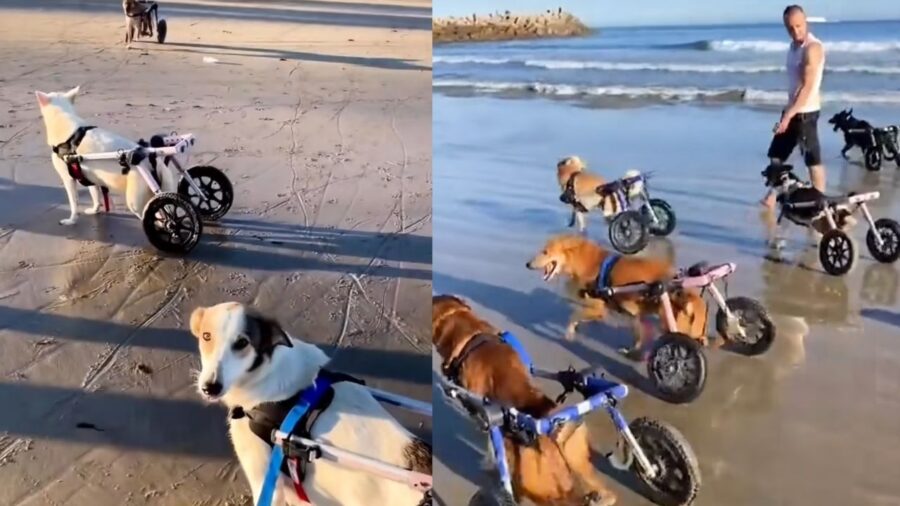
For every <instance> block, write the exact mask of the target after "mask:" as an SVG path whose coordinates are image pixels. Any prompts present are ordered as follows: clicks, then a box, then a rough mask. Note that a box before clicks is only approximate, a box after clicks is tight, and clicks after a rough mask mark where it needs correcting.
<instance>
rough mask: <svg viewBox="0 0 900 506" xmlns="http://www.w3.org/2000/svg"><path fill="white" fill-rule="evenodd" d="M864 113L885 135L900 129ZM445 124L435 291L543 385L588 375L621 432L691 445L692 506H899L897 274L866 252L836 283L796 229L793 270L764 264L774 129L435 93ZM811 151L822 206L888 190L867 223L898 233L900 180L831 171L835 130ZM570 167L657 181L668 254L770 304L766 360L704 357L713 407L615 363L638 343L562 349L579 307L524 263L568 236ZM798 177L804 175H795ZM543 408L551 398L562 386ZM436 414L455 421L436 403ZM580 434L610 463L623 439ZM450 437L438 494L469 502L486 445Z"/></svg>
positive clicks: (620, 339)
mask: <svg viewBox="0 0 900 506" xmlns="http://www.w3.org/2000/svg"><path fill="white" fill-rule="evenodd" d="M859 110H860V111H861V114H865V115H866V117H871V118H873V120H877V121H886V120H888V119H889V118H890V117H892V116H894V117H896V116H897V114H896V111H890V110H883V109H882V110H879V109H875V108H864V107H863V108H860V109H859ZM825 113H826V114H827V113H830V111H825ZM434 117H435V123H434V136H435V137H434V139H435V140H434V153H435V161H434V175H435V192H434V210H435V215H434V221H435V232H434V290H435V292H436V293H447V292H450V293H456V294H460V295H462V296H464V297H465V298H467V299H469V300H471V301H473V302H474V303H475V304H476V307H477V308H478V309H479V310H480V311H481V313H482V314H483V315H484V316H486V317H487V318H489V319H490V320H491V321H492V322H494V323H495V324H497V325H498V326H500V327H503V328H507V329H509V330H512V331H513V332H515V333H516V334H517V335H518V336H519V337H520V338H521V339H522V340H523V341H524V343H525V344H526V346H527V347H528V348H529V351H530V353H531V354H532V356H533V357H536V359H537V361H538V362H539V363H540V364H541V365H542V366H544V367H548V368H554V367H559V368H563V367H567V366H568V365H570V364H573V365H575V366H576V367H579V366H587V365H590V366H593V367H596V368H597V369H598V370H606V371H607V372H608V373H609V374H611V375H612V376H613V377H616V378H619V379H621V380H623V381H625V382H626V383H627V384H629V386H630V388H631V395H630V397H629V398H628V399H627V400H626V401H625V402H624V403H623V406H622V407H623V410H624V412H625V414H626V416H628V417H629V418H630V419H633V418H636V417H638V416H652V417H656V418H660V419H662V420H665V421H668V422H670V423H672V424H674V425H675V426H676V427H678V428H679V429H680V430H681V431H682V432H683V433H684V434H685V435H686V437H687V438H688V439H689V441H690V442H691V444H692V445H693V447H694V449H695V451H696V453H697V455H698V457H699V459H700V465H701V469H702V472H703V480H704V482H703V488H702V490H701V493H700V498H699V499H698V501H697V503H696V504H698V505H700V506H720V505H724V504H727V505H754V506H755V505H759V504H774V505H788V504H854V505H887V504H897V503H898V501H900V484H898V483H897V482H896V480H895V479H894V475H895V473H893V472H892V471H890V470H891V469H895V468H896V466H897V465H898V464H900V457H898V455H897V453H896V452H895V451H894V449H895V448H897V445H898V444H900V431H898V430H897V429H896V420H897V417H898V415H900V403H898V402H897V399H896V395H895V392H896V391H897V388H898V386H900V374H898V373H897V368H896V366H897V365H898V364H900V345H898V344H897V343H896V342H895V336H896V333H897V327H898V326H900V306H898V301H897V295H898V293H897V292H898V278H900V274H898V271H897V267H896V266H895V265H881V264H878V263H877V262H875V261H874V260H872V259H871V256H870V255H869V254H868V253H867V252H865V251H863V252H862V254H861V258H860V259H859V260H858V261H857V264H856V267H855V269H854V270H853V271H852V272H851V273H850V274H849V275H847V276H845V277H832V276H829V275H827V274H824V273H823V272H821V267H820V266H819V265H818V262H817V255H816V254H815V252H814V251H813V252H810V251H808V250H807V249H806V248H805V242H806V234H805V232H803V231H801V230H798V229H796V228H795V229H793V231H792V233H791V239H792V241H791V243H790V245H789V248H788V251H787V253H786V256H787V258H788V259H789V260H790V261H791V263H774V262H771V261H767V260H765V259H764V256H765V254H766V248H765V245H764V227H763V224H762V222H761V220H760V213H759V211H758V209H757V206H756V204H755V202H756V201H757V200H758V199H759V198H760V197H761V196H762V194H763V190H764V189H763V186H762V180H761V177H760V175H759V172H760V170H762V169H763V168H764V166H765V164H766V158H765V151H766V148H767V147H768V142H769V135H770V132H771V127H772V124H773V123H774V122H775V120H776V119H777V113H776V112H771V111H762V110H752V109H747V108H741V107H716V108H699V107H693V106H688V105H682V106H656V107H644V108H638V109H625V110H611V109H588V108H579V107H572V106H570V105H566V104H561V103H559V102H556V101H550V100H530V101H510V100H502V99H496V98H456V97H447V96H443V95H439V94H436V95H435V96H434ZM819 133H820V137H821V139H822V144H823V156H824V158H825V164H826V167H827V170H828V178H829V191H830V192H831V193H837V192H847V191H861V190H872V189H877V190H879V191H881V192H882V198H881V200H879V201H877V202H876V203H875V204H874V205H873V206H872V210H873V214H875V215H876V217H881V216H885V217H888V216H890V217H897V216H898V215H900V199H898V198H897V196H896V194H897V188H898V185H900V171H898V170H897V168H896V167H894V166H893V165H886V166H885V168H884V169H882V171H881V172H880V173H869V172H867V171H866V170H865V169H864V168H862V167H861V166H860V165H858V164H857V163H848V162H845V161H843V160H841V159H840V158H839V157H838V152H839V149H840V147H841V145H842V144H841V138H840V136H839V135H838V134H835V133H833V132H831V131H830V130H827V129H826V128H824V125H820V131H819ZM572 154H577V155H579V156H582V157H583V158H584V159H585V160H586V161H587V163H588V164H589V166H590V167H591V169H592V170H594V171H597V172H599V173H601V174H603V175H604V176H606V177H609V178H612V177H616V176H619V175H621V174H623V173H624V172H625V170H627V169H629V168H637V169H639V170H642V171H647V172H651V171H652V172H653V178H652V179H651V181H650V191H651V193H652V194H653V196H654V197H659V198H663V199H666V200H667V201H669V202H670V204H671V205H672V206H673V207H674V209H675V212H676V213H677V219H678V224H677V227H676V230H675V232H674V233H673V234H672V236H670V238H669V240H668V241H660V243H658V244H655V245H654V247H655V248H661V249H665V248H667V247H673V248H674V250H675V252H676V261H677V262H678V264H680V265H689V264H691V263H694V262H696V261H700V260H708V261H710V262H725V261H732V262H736V263H737V264H738V270H737V272H736V273H735V274H734V275H733V276H732V277H731V278H730V279H729V286H728V293H729V294H730V295H743V296H749V297H754V298H757V299H759V300H760V301H761V302H763V303H764V304H765V305H766V306H767V308H768V310H769V311H770V312H771V313H772V314H773V318H774V319H775V322H776V324H777V325H778V329H779V332H778V338H777V341H776V343H775V345H774V346H773V348H772V349H771V350H770V351H769V352H768V353H767V354H765V355H763V356H761V357H756V358H747V357H742V356H738V355H735V354H732V353H729V352H727V351H709V352H708V353H707V357H708V359H709V378H708V382H707V387H706V391H705V392H704V394H703V395H702V396H701V397H700V398H699V399H698V400H697V401H695V402H694V403H692V404H690V405H686V406H674V405H670V404H667V403H665V402H663V401H661V400H658V399H656V398H655V397H654V396H653V395H652V389H651V387H650V386H649V385H648V384H647V382H646V380H645V372H644V368H643V366H635V365H634V364H633V363H630V362H627V361H626V360H623V359H622V358H620V357H619V356H617V353H616V351H615V350H616V348H617V347H619V346H622V345H625V344H627V343H628V341H629V335H628V333H627V331H626V330H624V329H614V328H609V327H606V326H604V325H601V324H590V325H584V326H582V327H580V328H579V333H578V339H577V340H576V341H575V342H574V343H565V342H563V341H562V340H561V336H562V333H563V327H564V325H565V323H566V321H567V319H568V316H569V308H568V306H567V305H566V303H565V302H564V301H563V300H562V298H561V297H560V295H559V293H560V290H559V288H560V287H559V286H557V285H556V284H546V283H544V282H542V281H541V279H540V276H539V275H537V274H536V273H534V272H530V271H528V270H526V268H525V265H524V264H525V262H526V261H527V260H528V259H529V258H530V257H531V255H533V254H534V253H535V252H536V251H538V250H539V248H540V247H541V245H542V244H543V241H544V240H545V239H546V238H547V237H548V236H549V235H551V234H554V233H558V232H563V231H567V230H569V229H567V228H566V227H565V225H566V222H567V220H568V213H567V211H566V209H565V208H564V207H563V205H562V204H561V203H559V201H558V199H557V197H558V194H559V190H558V187H557V186H556V181H555V170H554V169H555V163H556V161H557V160H559V159H560V158H562V157H564V156H567V155H572ZM796 156H797V155H796V154H795V157H796ZM858 157H859V155H858V154H857V153H855V152H854V153H851V159H853V160H858ZM797 163H800V165H801V166H802V161H797ZM799 174H801V175H804V176H805V170H804V169H802V167H801V169H800V171H799ZM588 227H589V228H588V230H589V235H590V236H591V237H592V238H594V239H596V240H599V241H601V242H604V243H606V242H607V239H606V233H607V231H606V227H605V226H604V224H603V223H602V220H601V219H599V218H598V217H597V216H592V217H591V218H590V219H589V222H588ZM864 233H865V227H864V226H861V225H860V226H858V227H857V228H856V229H855V230H854V231H853V236H854V237H855V239H856V240H857V245H858V246H859V247H860V248H865V246H864V240H863V236H864ZM797 263H806V264H809V265H810V267H811V268H805V267H802V266H800V265H796V264H797ZM547 391H548V392H549V393H551V394H553V395H555V394H556V393H558V387H554V386H552V385H548V389H547ZM435 409H436V412H437V413H439V414H440V415H443V414H444V410H448V408H447V407H446V406H444V405H443V404H442V403H441V402H438V403H437V406H436V408H435ZM451 413H452V412H451ZM448 416H449V415H448ZM588 420H589V423H590V425H591V428H592V430H593V439H594V440H595V441H596V442H597V448H598V450H601V449H608V448H609V447H610V445H611V444H612V442H613V440H612V438H611V436H612V430H611V424H610V423H609V422H608V420H605V419H604V416H603V415H602V414H595V415H592V416H591V417H589V418H588ZM445 426H446V425H445ZM452 426H453V427H454V430H452V431H446V430H442V431H440V433H438V434H435V438H436V441H435V445H436V449H435V453H436V455H438V456H439V458H440V462H439V463H437V464H436V473H437V474H436V479H437V483H439V484H440V486H441V487H442V488H443V490H440V492H441V497H442V498H443V499H444V500H445V501H446V502H447V503H448V504H458V503H462V501H463V500H466V499H467V498H468V496H469V495H471V493H472V492H473V491H474V486H473V485H472V483H480V482H483V481H484V480H486V477H485V474H484V473H483V472H481V471H480V470H478V469H477V468H475V466H474V465H473V463H474V462H476V461H477V459H479V458H481V457H480V456H481V453H482V451H483V448H484V447H485V443H484V441H483V439H482V437H481V436H479V435H478V434H476V433H475V432H474V431H473V430H472V429H471V427H470V426H469V425H468V424H467V423H466V422H463V421H460V422H459V423H456V424H454V425H452ZM601 469H602V470H603V471H604V473H606V475H607V476H608V478H607V479H609V480H610V481H612V482H613V483H615V484H616V485H615V486H616V487H617V489H618V490H619V491H620V492H621V501H620V503H621V504H628V505H631V504H649V503H648V502H646V501H645V500H644V499H641V497H640V495H639V494H638V493H636V492H634V491H632V488H635V489H638V490H640V489H639V487H637V485H636V484H635V483H634V482H633V481H632V480H631V479H630V478H629V477H626V476H621V475H619V474H613V473H610V470H609V466H605V465H601ZM445 484H446V485H445Z"/></svg>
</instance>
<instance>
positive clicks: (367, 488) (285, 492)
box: [190, 302, 431, 506]
mask: <svg viewBox="0 0 900 506" xmlns="http://www.w3.org/2000/svg"><path fill="white" fill-rule="evenodd" d="M190 326H191V333H192V334H194V336H195V337H197V340H198V343H199V346H200V361H201V363H202V370H201V371H200V374H199V376H198V378H197V387H198V389H199V391H200V395H201V396H202V397H203V398H204V399H205V400H207V401H210V402H213V401H219V402H222V403H223V404H225V405H226V406H227V407H228V408H230V409H231V410H232V413H234V410H235V409H236V408H240V409H241V410H242V411H244V412H251V410H253V408H255V407H258V406H260V405H261V404H263V403H274V402H278V401H282V400H285V399H290V398H291V397H292V396H294V395H295V394H297V393H298V392H300V391H302V390H304V389H306V388H307V387H309V386H311V385H312V384H313V381H314V380H315V378H316V377H317V375H319V374H320V371H321V370H322V369H323V368H324V367H325V366H327V365H328V362H329V358H328V356H327V355H326V354H325V353H324V352H323V351H322V350H320V349H319V348H318V347H316V346H314V345H312V344H309V343H306V342H303V341H301V340H300V339H296V338H294V337H292V336H290V335H288V334H287V332H285V331H284V330H283V329H282V328H281V327H280V326H279V325H278V323H277V322H275V321H273V320H270V319H268V318H265V317H263V316H260V315H258V314H256V313H254V312H253V311H251V310H249V309H248V308H246V307H245V306H244V305H242V304H240V303H237V302H226V303H222V304H218V305H215V306H211V307H200V308H197V309H195V310H194V311H193V313H192V314H191V320H190ZM333 389H334V399H333V401H332V402H331V404H330V405H329V406H328V407H327V408H326V409H325V410H324V411H322V412H321V414H320V415H319V416H318V418H317V419H316V421H315V424H314V425H313V426H312V428H311V439H321V440H323V441H327V442H329V443H330V444H333V445H334V446H336V447H339V448H340V449H342V450H347V451H351V452H355V453H359V454H362V455H366V456H370V457H372V458H376V459H378V460H381V461H383V462H386V463H389V464H394V465H398V466H402V467H404V468H406V469H412V470H415V471H418V472H422V473H426V474H431V447H430V446H429V445H428V444H427V443H425V442H423V441H421V440H420V439H417V438H416V437H415V436H413V435H412V434H410V433H409V432H408V431H407V430H406V429H405V428H403V426H402V425H400V424H399V423H398V422H397V421H396V420H395V419H394V418H393V417H392V416H391V415H390V414H389V413H388V412H387V411H386V410H385V409H384V407H383V406H382V405H381V404H379V403H378V401H376V400H375V399H374V398H373V397H372V395H371V394H370V393H369V391H368V390H367V389H366V388H365V387H364V386H362V385H359V384H357V383H353V382H349V381H347V382H339V383H334V384H333ZM249 419H250V416H244V417H239V418H236V417H235V416H234V415H232V417H231V419H230V420H229V434H230V435H231V442H232V444H233V445H234V450H235V452H236V453H237V457H238V460H239V461H240V463H241V467H242V468H243V470H244V474H245V475H246V476H247V480H248V481H249V482H250V488H251V489H252V491H253V503H254V504H256V503H257V501H258V500H259V495H260V491H261V488H262V485H263V481H264V479H265V475H266V469H267V467H268V465H269V457H270V455H271V453H272V451H271V447H270V445H269V442H268V441H264V440H262V439H261V438H260V437H258V436H257V435H256V433H254V432H253V430H252V428H251V425H250V420H249ZM278 423H279V424H280V421H279V422H278ZM280 481H281V482H280V483H279V484H278V489H277V492H276V495H275V502H274V503H273V504H276V505H283V504H285V501H287V504H290V505H300V504H304V505H305V504H307V503H306V502H301V499H300V498H299V496H298V495H297V492H296V491H295V490H294V487H293V485H292V483H291V480H290V478H289V477H288V476H287V475H285V474H283V475H282V476H281V477H280ZM303 487H304V489H305V490H306V493H307V495H308V496H309V498H310V500H311V502H312V503H313V504H315V505H316V506H320V505H321V506H326V505H333V506H339V505H343V506H368V505H372V504H390V505H397V506H415V505H416V504H419V502H420V501H421V500H422V493H421V492H417V491H415V490H413V489H412V488H410V487H408V486H407V485H405V484H403V483H397V482H394V481H390V480H384V479H373V478H372V477H371V476H368V475H366V474H364V473H361V472H358V471H353V470H350V469H347V468H344V467H339V466H337V465H335V464H334V463H331V462H327V461H324V460H318V461H314V462H312V463H310V464H309V465H308V470H307V472H306V475H305V477H304V479H303Z"/></svg>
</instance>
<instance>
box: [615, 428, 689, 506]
mask: <svg viewBox="0 0 900 506" xmlns="http://www.w3.org/2000/svg"><path fill="white" fill-rule="evenodd" d="M628 427H629V428H630V429H631V433H632V435H634V438H635V439H636V440H637V442H638V445H640V447H641V450H643V451H644V454H645V455H646V456H647V459H648V460H649V461H650V463H651V464H653V466H654V467H656V468H657V471H658V472H660V473H661V474H658V475H657V476H656V477H655V478H654V479H650V478H649V477H648V476H646V475H645V474H644V470H643V468H642V467H641V465H640V463H639V462H638V461H637V459H634V461H633V464H632V469H633V470H634V471H635V473H636V474H637V475H638V477H639V478H640V479H641V481H643V482H644V484H645V485H647V487H648V488H649V489H650V496H651V497H650V498H651V499H652V500H653V502H655V503H656V504H659V505H661V506H687V505H689V504H691V503H692V502H694V499H695V498H696V497H697V493H698V492H699V491H700V483H701V477H700V464H699V463H698V461H697V455H696V454H694V450H693V448H691V445H690V443H688V441H687V439H686V438H685V437H684V436H683V435H682V434H681V432H680V431H679V430H678V429H676V428H675V427H673V426H671V425H669V424H667V423H665V422H660V421H657V420H652V419H650V418H637V419H635V420H633V421H632V422H631V423H630V424H628Z"/></svg>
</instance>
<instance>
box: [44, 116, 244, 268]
mask: <svg viewBox="0 0 900 506" xmlns="http://www.w3.org/2000/svg"><path fill="white" fill-rule="evenodd" d="M194 142H195V138H194V136H193V135H192V134H183V135H178V134H176V133H172V134H171V135H168V136H162V135H154V136H153V137H151V138H150V141H149V142H145V141H144V140H141V141H138V144H139V146H138V147H136V148H134V149H130V150H119V151H114V152H106V153H89V154H77V153H61V152H59V151H58V150H56V149H55V150H54V151H55V152H56V153H57V155H59V157H60V158H62V160H63V161H64V162H65V163H66V166H67V167H68V169H69V175H70V176H72V178H73V179H75V180H76V181H78V182H79V183H81V184H82V185H83V186H92V185H93V183H91V182H90V181H88V180H87V179H86V178H85V177H84V175H83V174H82V173H81V165H80V164H81V162H83V161H91V160H117V161H118V162H119V164H120V165H121V166H122V171H123V173H127V172H128V171H130V170H136V171H138V172H139V173H140V174H141V177H142V178H143V179H144V181H145V182H146V183H147V185H148V186H149V187H150V189H151V190H153V193H154V194H155V196H154V197H153V198H152V199H150V201H149V202H147V205H146V207H144V210H143V214H142V216H143V218H142V224H143V228H144V233H145V234H146V235H147V239H148V240H149V241H150V244H152V245H153V246H154V247H156V248H157V249H159V250H161V251H164V252H167V253H176V254H186V253H188V252H190V251H191V250H192V249H194V247H195V246H196V245H197V243H198V242H199V240H200V235H201V234H202V233H203V223H202V222H203V221H208V222H213V221H217V220H219V219H221V218H222V217H223V216H225V214H226V213H227V212H228V210H229V209H230V208H231V204H232V202H233V200H234V191H233V189H232V186H231V181H229V180H228V177H227V176H226V175H225V174H224V173H223V172H222V171H220V170H219V169H217V168H215V167H212V166H209V165H198V166H195V167H191V168H189V169H186V170H185V168H184V165H187V161H188V157H189V151H190V149H191V148H192V147H193V146H194ZM76 145H77V143H76ZM179 158H181V160H179ZM147 159H149V160H150V165H151V167H153V168H154V170H155V168H156V166H157V165H158V164H162V165H164V166H170V165H171V166H173V167H175V168H176V169H177V170H178V172H179V173H181V181H180V182H179V183H178V192H177V193H174V192H168V193H165V192H162V191H161V190H160V186H159V182H158V181H157V178H156V176H155V174H151V173H149V172H148V171H147V170H146V169H145V168H144V167H143V166H142V165H141V162H143V161H144V160H147ZM101 190H102V192H103V199H104V204H105V207H106V210H107V212H108V211H109V196H108V190H107V189H106V188H105V187H101Z"/></svg>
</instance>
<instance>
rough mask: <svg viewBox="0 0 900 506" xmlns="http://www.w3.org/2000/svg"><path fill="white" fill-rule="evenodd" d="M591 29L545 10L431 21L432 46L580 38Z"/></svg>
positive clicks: (572, 18)
mask: <svg viewBox="0 0 900 506" xmlns="http://www.w3.org/2000/svg"><path fill="white" fill-rule="evenodd" d="M592 31H593V30H592V29H591V28H588V26H587V25H585V24H584V23H582V22H581V20H579V19H578V18H577V17H575V16H574V15H572V14H570V13H568V12H566V11H563V10H562V9H561V8H560V9H558V10H556V11H550V10H547V11H546V12H544V13H542V14H516V13H512V12H510V11H505V12H503V13H500V12H496V13H492V14H487V15H480V14H472V15H471V16H466V17H463V18H460V17H448V18H435V19H434V20H433V21H432V42H433V43H434V44H435V45H437V44H447V43H453V42H491V41H503V40H526V39H543V38H567V37H583V36H586V35H588V34H590V33H592Z"/></svg>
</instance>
